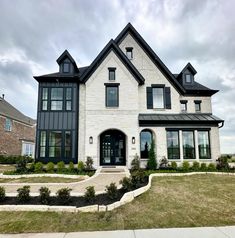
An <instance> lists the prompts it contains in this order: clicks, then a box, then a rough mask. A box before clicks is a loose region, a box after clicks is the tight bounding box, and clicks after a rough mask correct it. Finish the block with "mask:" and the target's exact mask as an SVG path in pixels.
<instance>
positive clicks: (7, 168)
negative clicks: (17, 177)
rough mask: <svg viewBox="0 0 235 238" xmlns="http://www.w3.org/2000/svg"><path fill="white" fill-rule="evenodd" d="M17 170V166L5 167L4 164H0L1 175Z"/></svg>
mask: <svg viewBox="0 0 235 238" xmlns="http://www.w3.org/2000/svg"><path fill="white" fill-rule="evenodd" d="M14 169H15V166H14V165H10V164H9V165H8V164H7V165H3V164H0V173H3V172H5V171H11V170H14Z"/></svg>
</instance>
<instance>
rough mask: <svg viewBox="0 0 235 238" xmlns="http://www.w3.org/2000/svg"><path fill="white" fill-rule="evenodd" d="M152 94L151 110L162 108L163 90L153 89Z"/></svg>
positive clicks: (161, 88) (160, 88) (159, 88)
mask: <svg viewBox="0 0 235 238" xmlns="http://www.w3.org/2000/svg"><path fill="white" fill-rule="evenodd" d="M152 90H153V91H152V92H153V108H164V88H163V87H158V88H157V87H154V88H152Z"/></svg>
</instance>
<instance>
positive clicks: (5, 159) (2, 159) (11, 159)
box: [0, 155, 33, 164]
mask: <svg viewBox="0 0 235 238" xmlns="http://www.w3.org/2000/svg"><path fill="white" fill-rule="evenodd" d="M21 159H24V160H26V161H27V163H31V162H33V158H31V157H29V156H21V155H20V156H11V155H9V156H6V155H0V164H17V162H18V161H19V160H21Z"/></svg>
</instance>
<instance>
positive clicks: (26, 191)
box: [17, 186, 30, 203]
mask: <svg viewBox="0 0 235 238" xmlns="http://www.w3.org/2000/svg"><path fill="white" fill-rule="evenodd" d="M17 192H18V195H17V200H18V201H19V202H20V203H26V202H28V201H29V200H30V186H23V187H22V188H18V189H17Z"/></svg>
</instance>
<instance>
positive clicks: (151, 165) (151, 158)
mask: <svg viewBox="0 0 235 238" xmlns="http://www.w3.org/2000/svg"><path fill="white" fill-rule="evenodd" d="M156 168H157V161H156V153H155V144H154V140H153V141H152V143H151V147H150V150H149V153H148V162H147V169H150V170H154V169H156Z"/></svg>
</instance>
